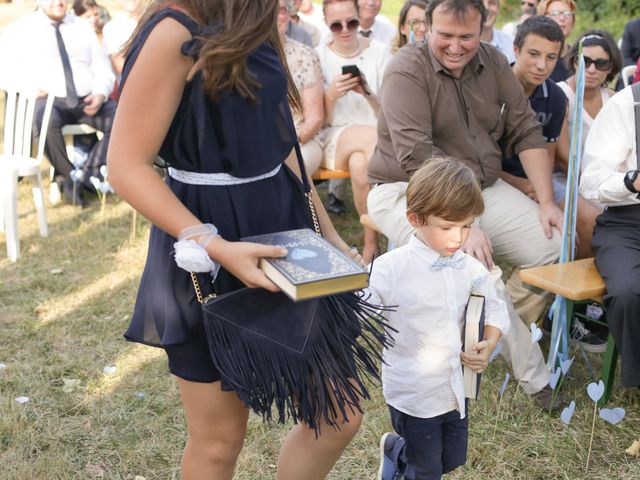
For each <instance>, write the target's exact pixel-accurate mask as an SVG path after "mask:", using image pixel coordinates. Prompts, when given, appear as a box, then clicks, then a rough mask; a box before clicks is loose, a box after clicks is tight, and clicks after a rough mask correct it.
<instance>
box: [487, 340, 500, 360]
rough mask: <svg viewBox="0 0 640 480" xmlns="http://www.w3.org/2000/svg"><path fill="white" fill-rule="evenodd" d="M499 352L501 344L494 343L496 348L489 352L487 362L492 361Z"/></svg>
mask: <svg viewBox="0 0 640 480" xmlns="http://www.w3.org/2000/svg"><path fill="white" fill-rule="evenodd" d="M500 352H502V344H501V343H498V344H497V345H496V348H494V349H493V352H491V356H490V357H489V363H491V362H493V359H494V358H496V357H497V356H498V355H499V354H500Z"/></svg>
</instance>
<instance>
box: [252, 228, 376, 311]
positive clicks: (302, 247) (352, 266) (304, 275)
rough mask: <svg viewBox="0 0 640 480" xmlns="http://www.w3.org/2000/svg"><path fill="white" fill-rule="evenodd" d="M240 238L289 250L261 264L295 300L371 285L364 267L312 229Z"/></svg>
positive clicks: (270, 276)
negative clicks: (284, 254) (281, 255)
mask: <svg viewBox="0 0 640 480" xmlns="http://www.w3.org/2000/svg"><path fill="white" fill-rule="evenodd" d="M241 240H242V241H245V242H255V243H263V244H266V245H281V246H283V247H285V248H286V249H287V251H288V253H287V256H286V257H282V258H262V259H261V260H260V265H259V266H260V268H261V269H262V270H263V271H264V273H265V274H266V275H267V277H269V279H270V280H271V281H272V282H273V283H275V284H276V285H278V286H279V287H280V289H282V291H283V292H284V293H285V294H287V295H288V296H289V297H290V298H291V299H292V300H294V301H298V300H306V299H309V298H316V297H322V296H324V295H331V294H334V293H341V292H349V291H352V290H358V289H361V288H365V287H366V286H367V285H368V284H369V274H368V272H367V271H366V270H365V269H364V268H362V267H361V266H360V265H358V264H357V263H355V262H354V261H353V260H351V258H349V257H348V256H347V255H345V254H344V253H342V252H341V251H340V250H338V249H337V248H336V247H334V246H333V245H332V244H331V243H329V242H328V241H327V240H325V239H324V238H322V237H321V236H320V235H318V234H316V233H315V232H314V231H313V230H311V229H309V228H302V229H299V230H290V231H287V232H276V233H268V234H265V235H256V236H253V237H244V238H242V239H241Z"/></svg>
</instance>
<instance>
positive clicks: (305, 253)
mask: <svg viewBox="0 0 640 480" xmlns="http://www.w3.org/2000/svg"><path fill="white" fill-rule="evenodd" d="M317 256H318V254H317V253H316V252H312V251H311V250H307V249H306V248H294V249H293V250H292V251H291V258H292V259H293V260H304V259H305V258H314V257H317Z"/></svg>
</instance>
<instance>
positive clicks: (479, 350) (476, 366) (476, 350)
mask: <svg viewBox="0 0 640 480" xmlns="http://www.w3.org/2000/svg"><path fill="white" fill-rule="evenodd" d="M494 348H495V344H491V343H490V342H488V341H487V340H483V341H481V342H480V343H476V344H475V345H473V346H472V347H471V350H472V351H473V353H471V354H468V353H464V352H461V353H460V360H461V361H462V364H463V365H464V366H466V367H469V368H470V369H471V370H473V371H474V372H476V373H482V372H484V371H485V370H486V369H487V366H488V365H489V358H490V357H491V353H492V352H493V349H494Z"/></svg>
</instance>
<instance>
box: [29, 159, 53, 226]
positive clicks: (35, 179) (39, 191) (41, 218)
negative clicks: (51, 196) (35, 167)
mask: <svg viewBox="0 0 640 480" xmlns="http://www.w3.org/2000/svg"><path fill="white" fill-rule="evenodd" d="M31 184H32V187H31V192H32V193H33V202H34V203H35V205H36V213H37V214H38V227H39V229H40V236H41V237H48V236H49V228H48V226H47V211H46V210H45V205H44V190H43V188H42V177H41V176H40V172H38V173H37V174H36V175H33V176H32V177H31Z"/></svg>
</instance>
